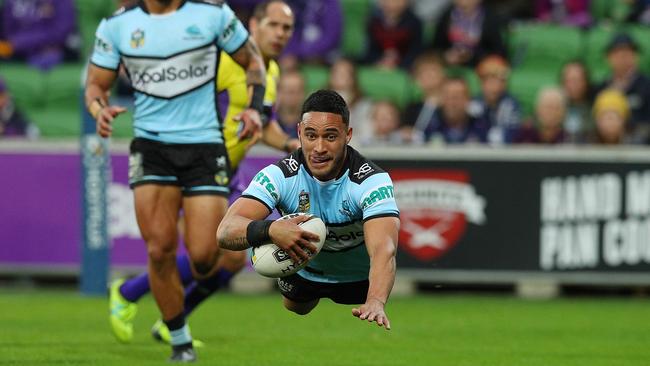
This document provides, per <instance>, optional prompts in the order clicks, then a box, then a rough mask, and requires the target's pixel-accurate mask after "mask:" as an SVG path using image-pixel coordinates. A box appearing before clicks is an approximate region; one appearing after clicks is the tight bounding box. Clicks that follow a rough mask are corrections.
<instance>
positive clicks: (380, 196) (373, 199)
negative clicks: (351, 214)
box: [361, 185, 394, 210]
mask: <svg viewBox="0 0 650 366" xmlns="http://www.w3.org/2000/svg"><path fill="white" fill-rule="evenodd" d="M393 196H394V195H393V186H391V185H387V186H383V187H378V188H375V189H373V190H372V191H371V192H370V193H368V194H367V195H366V197H365V198H364V199H363V201H362V204H361V208H362V209H364V210H365V209H366V208H368V207H370V206H372V205H374V204H375V203H377V202H379V201H383V200H386V199H390V198H393Z"/></svg>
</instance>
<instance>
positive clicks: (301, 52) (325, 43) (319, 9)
mask: <svg viewBox="0 0 650 366" xmlns="http://www.w3.org/2000/svg"><path fill="white" fill-rule="evenodd" d="M287 3H288V4H289V6H290V7H291V9H292V10H293V13H294V14H295V16H296V23H295V27H294V31H293V37H291V40H289V44H288V45H287V47H286V48H285V51H284V56H283V57H282V59H281V60H280V64H281V65H282V68H283V69H284V70H286V69H295V68H297V66H298V63H299V62H301V61H302V62H315V63H329V62H330V61H331V60H333V59H334V58H335V56H336V53H337V51H338V48H339V44H340V41H341V33H342V27H343V15H342V14H341V4H339V1H338V0H287Z"/></svg>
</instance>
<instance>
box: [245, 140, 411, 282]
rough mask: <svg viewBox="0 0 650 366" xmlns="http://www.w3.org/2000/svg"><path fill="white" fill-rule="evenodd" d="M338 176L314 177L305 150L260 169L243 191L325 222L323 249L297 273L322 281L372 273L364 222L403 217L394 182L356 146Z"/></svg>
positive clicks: (284, 210)
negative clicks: (359, 151)
mask: <svg viewBox="0 0 650 366" xmlns="http://www.w3.org/2000/svg"><path fill="white" fill-rule="evenodd" d="M347 149H348V150H347V158H346V161H345V167H344V168H343V171H342V172H341V174H340V175H339V177H338V178H336V179H333V180H330V181H327V182H322V181H319V180H318V179H316V178H314V177H313V176H312V175H311V173H310V171H309V168H308V167H307V164H306V163H305V161H304V158H303V155H302V150H298V151H296V152H294V153H293V154H291V155H289V156H287V157H285V158H284V159H282V160H280V161H278V162H277V163H275V164H273V165H269V166H267V167H266V168H264V169H263V170H262V171H260V172H259V173H258V174H257V175H256V176H255V178H253V180H252V181H251V183H250V185H249V186H248V188H247V189H246V190H245V191H244V193H243V194H242V197H247V198H252V199H255V200H257V201H260V202H262V203H264V205H266V206H267V207H268V209H269V212H271V211H273V209H274V208H277V209H279V210H280V212H281V213H282V214H283V215H284V214H289V213H295V212H305V213H311V214H314V215H316V216H318V217H320V218H321V219H322V220H323V221H324V222H325V224H326V225H327V232H328V234H327V238H326V240H325V244H324V245H323V249H322V250H321V252H320V253H319V254H318V255H317V256H316V258H314V259H312V260H311V262H309V264H308V266H307V267H306V268H305V269H303V270H301V271H300V272H298V274H299V275H300V276H302V277H304V278H306V279H308V280H311V281H318V282H352V281H362V280H365V279H367V278H368V272H369V269H370V259H369V257H368V251H367V249H366V246H365V241H364V234H363V223H364V222H365V221H367V220H370V219H373V218H377V217H386V216H394V217H399V210H398V209H397V204H396V203H395V196H394V193H393V182H392V181H391V179H390V176H389V175H388V173H386V172H385V171H383V170H382V169H381V168H379V167H378V166H377V165H375V164H374V163H373V162H372V161H370V160H367V159H366V158H364V157H363V156H362V155H361V154H359V153H358V152H357V151H356V150H354V149H353V148H352V147H349V146H348V148H347Z"/></svg>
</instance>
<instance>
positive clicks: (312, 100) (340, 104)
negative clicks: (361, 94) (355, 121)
mask: <svg viewBox="0 0 650 366" xmlns="http://www.w3.org/2000/svg"><path fill="white" fill-rule="evenodd" d="M309 112H326V113H332V114H338V115H339V116H341V118H342V119H343V123H344V124H345V125H346V126H348V125H349V124H350V110H349V109H348V105H347V104H345V100H343V97H341V96H340V95H339V93H337V92H335V91H334V90H327V89H321V90H317V91H315V92H313V93H312V94H311V95H310V96H309V97H307V100H305V103H303V105H302V112H301V113H300V114H301V115H303V114H305V113H309Z"/></svg>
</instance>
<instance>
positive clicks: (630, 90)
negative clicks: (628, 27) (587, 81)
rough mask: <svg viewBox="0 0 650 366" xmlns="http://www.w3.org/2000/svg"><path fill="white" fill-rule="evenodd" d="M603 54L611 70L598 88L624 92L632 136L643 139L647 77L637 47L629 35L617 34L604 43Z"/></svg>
mask: <svg viewBox="0 0 650 366" xmlns="http://www.w3.org/2000/svg"><path fill="white" fill-rule="evenodd" d="M606 54H607V62H608V63H609V66H610V68H611V72H612V73H611V77H610V78H609V79H607V80H605V81H604V82H603V83H602V84H601V85H600V86H599V87H598V90H597V91H598V92H600V91H602V90H605V89H609V88H612V89H617V90H619V91H621V92H622V93H623V94H625V96H626V97H627V101H628V104H629V106H630V128H631V130H632V136H633V139H635V140H637V141H638V142H642V141H645V140H647V139H648V137H649V136H650V79H648V77H647V76H645V75H643V74H642V73H641V72H640V71H639V46H638V44H637V43H636V41H635V40H634V38H632V37H631V36H630V35H629V34H627V33H619V34H616V35H614V37H613V38H612V39H611V41H610V42H609V44H608V45H607V48H606Z"/></svg>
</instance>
